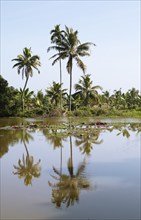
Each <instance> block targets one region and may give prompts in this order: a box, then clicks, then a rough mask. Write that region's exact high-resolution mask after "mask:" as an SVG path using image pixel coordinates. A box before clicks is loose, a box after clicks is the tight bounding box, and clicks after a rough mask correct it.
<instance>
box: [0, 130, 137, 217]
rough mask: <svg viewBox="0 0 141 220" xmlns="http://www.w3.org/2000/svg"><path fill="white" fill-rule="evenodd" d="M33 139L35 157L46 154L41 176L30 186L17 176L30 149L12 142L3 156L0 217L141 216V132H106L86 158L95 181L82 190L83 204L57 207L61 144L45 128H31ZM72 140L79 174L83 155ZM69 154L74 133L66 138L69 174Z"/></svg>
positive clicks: (64, 156) (64, 158) (65, 158)
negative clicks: (54, 187)
mask: <svg viewBox="0 0 141 220" xmlns="http://www.w3.org/2000/svg"><path fill="white" fill-rule="evenodd" d="M31 134H32V135H33V138H34V140H32V141H30V142H29V144H27V147H28V150H29V154H30V155H32V156H34V161H35V162H37V161H38V160H39V159H41V163H40V165H41V167H42V171H41V176H40V177H39V178H37V179H33V183H32V186H28V187H26V186H25V185H24V183H23V182H24V181H23V179H18V178H17V176H14V175H13V173H12V172H13V164H17V163H18V160H19V159H21V158H22V155H23V153H24V154H26V151H25V148H24V145H23V144H22V143H19V144H15V145H14V146H10V147H9V152H8V153H7V154H5V155H4V156H3V157H2V159H1V210H2V213H1V216H2V218H5V219H8V218H9V219H10V218H11V219H15V220H16V219H19V220H20V219H22V218H24V219H45V218H46V219H51V218H52V219H53V218H61V219H63V218H64V219H67V218H82V217H83V218H86V219H88V218H96V219H103V218H107V219H114V218H119V219H139V202H140V201H139V200H140V194H139V192H140V188H139V187H140V136H139V135H138V136H137V135H136V134H135V133H133V132H131V136H130V137H129V138H128V139H127V138H126V137H123V136H122V135H121V136H116V134H117V131H114V132H112V133H109V132H102V133H101V134H100V136H99V140H101V139H103V143H102V144H100V145H96V144H94V145H93V150H92V151H91V155H90V156H89V157H86V161H87V168H86V173H87V177H88V179H89V180H90V181H91V183H92V187H91V188H90V189H89V190H86V189H85V190H82V191H81V192H80V197H79V203H78V204H76V205H74V206H70V207H69V208H66V207H65V205H62V207H61V208H60V209H56V208H55V205H54V204H52V203H51V187H49V186H48V181H52V177H51V176H50V174H52V173H53V170H52V167H53V166H55V167H56V168H58V169H60V152H61V151H60V148H56V149H55V150H54V149H53V146H51V144H50V143H49V142H48V141H47V140H46V138H45V136H44V135H43V134H42V133H41V132H36V133H31ZM72 144H73V165H74V173H75V171H76V169H77V166H78V165H79V163H80V162H82V161H83V159H84V155H83V154H81V153H80V151H79V147H78V146H77V147H75V138H74V137H73V138H72ZM69 157H70V144H69V138H66V141H63V148H62V167H63V168H62V170H63V172H64V173H67V172H68V171H67V162H68V158H69Z"/></svg>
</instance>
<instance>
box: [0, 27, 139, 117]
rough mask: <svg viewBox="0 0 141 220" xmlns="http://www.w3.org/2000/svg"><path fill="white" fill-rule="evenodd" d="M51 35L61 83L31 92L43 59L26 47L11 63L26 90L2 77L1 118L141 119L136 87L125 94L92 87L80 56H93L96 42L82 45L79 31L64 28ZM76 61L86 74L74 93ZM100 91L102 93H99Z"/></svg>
mask: <svg viewBox="0 0 141 220" xmlns="http://www.w3.org/2000/svg"><path fill="white" fill-rule="evenodd" d="M50 34H51V43H52V44H53V45H52V46H50V47H49V48H48V49H47V52H49V51H50V50H55V51H56V53H55V54H54V55H53V56H51V59H54V60H53V63H52V65H54V64H55V63H56V62H57V61H58V62H59V74H60V82H53V84H52V86H50V87H49V88H47V89H45V91H42V90H40V91H38V92H37V94H35V93H34V91H30V90H29V88H27V83H28V79H29V77H30V76H31V77H32V75H33V70H34V69H35V70H37V71H38V73H39V72H40V71H39V67H40V66H41V62H40V57H39V56H38V55H32V51H31V48H26V47H25V48H24V49H23V54H20V55H18V56H17V58H15V59H13V60H12V61H16V63H15V64H14V65H13V68H15V67H16V68H17V70H18V74H20V73H22V77H23V76H25V84H24V87H23V89H22V88H20V90H18V89H15V88H13V87H10V86H8V82H7V81H6V80H5V79H4V78H3V77H2V76H1V75H0V116H25V117H32V116H33V117H35V116H37V115H42V116H62V115H66V116H101V115H102V116H129V117H131V116H134V117H135V116H141V95H140V94H139V91H138V90H136V89H135V88H131V89H129V90H128V91H127V92H122V90H121V89H119V90H115V91H113V94H110V93H109V92H108V91H103V90H102V87H101V86H97V85H96V86H95V85H93V82H92V80H91V75H90V74H86V65H85V64H84V63H83V61H82V60H81V57H84V56H90V46H91V45H92V46H95V44H94V43H91V42H86V43H80V40H79V38H78V31H74V30H73V29H72V28H68V27H67V26H65V30H61V29H60V25H56V26H55V27H54V29H53V30H51V32H50ZM64 59H67V64H66V69H67V72H68V74H69V75H70V88H69V93H67V89H65V88H64V89H63V88H62V87H63V82H62V64H61V60H64ZM73 61H76V64H77V66H78V67H79V68H80V69H81V70H82V72H83V73H84V75H83V76H81V78H80V80H79V81H78V83H76V84H75V85H74V88H75V92H74V93H73V94H72V85H73V82H72V73H73ZM99 91H100V93H99Z"/></svg>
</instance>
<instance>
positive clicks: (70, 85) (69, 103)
mask: <svg viewBox="0 0 141 220" xmlns="http://www.w3.org/2000/svg"><path fill="white" fill-rule="evenodd" d="M71 90H72V71H71V72H70V94H69V110H70V111H71Z"/></svg>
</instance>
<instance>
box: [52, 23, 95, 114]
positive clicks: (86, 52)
mask: <svg viewBox="0 0 141 220" xmlns="http://www.w3.org/2000/svg"><path fill="white" fill-rule="evenodd" d="M77 35H78V31H74V30H73V29H72V28H68V27H67V26H65V31H64V37H63V38H62V41H61V42H60V43H59V44H58V45H57V46H52V47H50V49H55V50H57V51H59V52H58V53H57V54H55V55H53V56H52V57H51V58H55V59H54V61H53V63H52V65H54V64H55V63H56V62H57V61H59V60H60V59H66V58H67V59H68V61H67V66H66V68H67V71H68V73H69V74H70V91H69V110H70V111H71V92H72V68H73V60H75V61H76V63H77V65H78V67H80V69H81V70H82V71H83V73H85V71H86V66H85V64H84V63H83V61H82V60H81V59H80V57H84V56H90V45H94V46H95V44H93V43H91V42H86V43H83V44H81V43H80V41H79V39H78V36H77Z"/></svg>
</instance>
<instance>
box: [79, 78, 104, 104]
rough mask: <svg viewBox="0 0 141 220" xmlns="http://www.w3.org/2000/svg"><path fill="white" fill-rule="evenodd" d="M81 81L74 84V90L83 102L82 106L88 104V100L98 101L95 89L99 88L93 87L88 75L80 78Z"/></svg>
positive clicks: (99, 87) (98, 87)
mask: <svg viewBox="0 0 141 220" xmlns="http://www.w3.org/2000/svg"><path fill="white" fill-rule="evenodd" d="M81 78H82V79H80V80H79V83H78V84H75V89H76V91H77V92H78V94H79V95H80V96H81V98H82V99H83V100H84V103H83V104H84V105H86V106H87V105H88V104H89V100H90V98H91V99H96V100H97V99H98V92H97V89H101V90H102V87H101V86H93V85H92V84H93V82H92V81H91V79H90V75H89V74H87V75H85V76H81Z"/></svg>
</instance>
